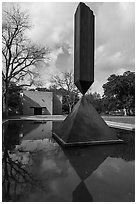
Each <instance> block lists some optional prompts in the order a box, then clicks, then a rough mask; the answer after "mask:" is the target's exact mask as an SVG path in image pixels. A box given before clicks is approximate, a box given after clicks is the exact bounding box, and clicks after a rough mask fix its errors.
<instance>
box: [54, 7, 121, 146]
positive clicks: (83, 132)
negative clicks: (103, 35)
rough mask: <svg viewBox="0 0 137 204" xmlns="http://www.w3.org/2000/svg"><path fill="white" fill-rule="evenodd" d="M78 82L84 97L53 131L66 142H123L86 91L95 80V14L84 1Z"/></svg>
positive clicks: (78, 19) (78, 25) (78, 30)
mask: <svg viewBox="0 0 137 204" xmlns="http://www.w3.org/2000/svg"><path fill="white" fill-rule="evenodd" d="M74 82H75V85H76V86H77V88H78V89H79V91H80V92H81V93H82V94H83V96H82V98H81V99H80V100H79V101H78V103H77V104H76V105H75V107H74V108H73V110H72V112H71V113H70V114H69V115H68V116H67V118H66V119H65V120H64V121H63V123H62V124H61V126H60V128H59V129H57V130H56V131H55V132H53V136H54V138H55V139H56V140H57V141H58V142H59V143H60V144H61V145H62V146H79V145H95V144H111V143H121V142H123V141H122V140H119V139H118V138H117V136H116V134H115V132H113V131H112V130H111V129H110V128H109V127H108V125H107V124H106V123H105V122H104V120H103V119H102V118H101V116H100V115H99V114H98V113H97V111H96V110H95V108H94V107H93V106H92V104H91V102H90V101H89V100H87V98H86V97H85V96H84V94H85V93H86V92H87V90H88V88H89V87H90V86H91V84H92V83H93V82H94V15H93V11H91V10H90V8H89V7H87V6H86V5H85V4H84V3H79V5H78V7H77V10H76V13H75V42H74Z"/></svg>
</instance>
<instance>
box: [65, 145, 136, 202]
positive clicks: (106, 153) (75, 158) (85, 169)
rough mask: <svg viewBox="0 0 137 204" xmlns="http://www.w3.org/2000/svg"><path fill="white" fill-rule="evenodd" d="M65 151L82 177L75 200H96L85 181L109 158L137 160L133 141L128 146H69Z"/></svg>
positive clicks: (75, 191) (74, 194) (74, 195)
mask: <svg viewBox="0 0 137 204" xmlns="http://www.w3.org/2000/svg"><path fill="white" fill-rule="evenodd" d="M63 151H64V153H65V155H66V156H67V158H68V159H69V161H70V163H71V165H72V166H73V168H74V169H75V171H76V173H77V174H78V176H79V178H80V179H81V182H80V184H79V185H78V186H77V187H76V189H75V190H74V192H73V201H75V202H91V201H94V197H93V195H91V194H92V193H91V192H89V190H88V188H87V186H86V182H85V181H87V179H88V178H89V177H91V175H92V174H93V172H95V171H96V170H97V169H98V168H99V166H100V165H101V164H103V162H104V161H105V160H107V158H110V157H111V158H117V159H118V158H121V159H122V160H125V161H126V162H127V161H134V160H135V146H134V143H133V142H131V143H129V144H127V145H126V146H125V144H123V145H122V144H121V145H118V144H117V145H109V146H107V147H104V146H98V147H96V146H94V147H88V148H87V147H86V148H76V149H74V148H69V149H63Z"/></svg>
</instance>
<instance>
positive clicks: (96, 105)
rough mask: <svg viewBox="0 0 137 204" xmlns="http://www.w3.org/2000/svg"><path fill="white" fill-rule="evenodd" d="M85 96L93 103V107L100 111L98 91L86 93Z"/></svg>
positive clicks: (100, 103)
mask: <svg viewBox="0 0 137 204" xmlns="http://www.w3.org/2000/svg"><path fill="white" fill-rule="evenodd" d="M86 98H87V99H88V100H90V102H91V103H92V104H93V106H94V108H95V109H96V110H97V112H98V113H101V112H102V100H101V96H100V94H99V93H97V92H94V93H90V94H86Z"/></svg>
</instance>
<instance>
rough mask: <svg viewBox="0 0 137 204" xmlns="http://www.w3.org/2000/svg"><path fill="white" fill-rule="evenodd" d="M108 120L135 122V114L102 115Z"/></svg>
mask: <svg viewBox="0 0 137 204" xmlns="http://www.w3.org/2000/svg"><path fill="white" fill-rule="evenodd" d="M102 117H103V119H104V120H106V121H113V122H119V123H128V124H135V117H134V116H102Z"/></svg>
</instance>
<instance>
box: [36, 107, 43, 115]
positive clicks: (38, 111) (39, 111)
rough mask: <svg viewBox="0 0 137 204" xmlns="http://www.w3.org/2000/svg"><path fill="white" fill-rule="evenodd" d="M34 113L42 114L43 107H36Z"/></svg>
mask: <svg viewBox="0 0 137 204" xmlns="http://www.w3.org/2000/svg"><path fill="white" fill-rule="evenodd" d="M34 115H42V108H34Z"/></svg>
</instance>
